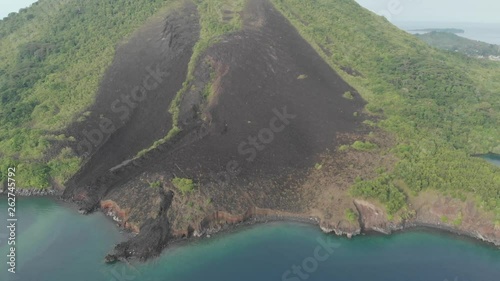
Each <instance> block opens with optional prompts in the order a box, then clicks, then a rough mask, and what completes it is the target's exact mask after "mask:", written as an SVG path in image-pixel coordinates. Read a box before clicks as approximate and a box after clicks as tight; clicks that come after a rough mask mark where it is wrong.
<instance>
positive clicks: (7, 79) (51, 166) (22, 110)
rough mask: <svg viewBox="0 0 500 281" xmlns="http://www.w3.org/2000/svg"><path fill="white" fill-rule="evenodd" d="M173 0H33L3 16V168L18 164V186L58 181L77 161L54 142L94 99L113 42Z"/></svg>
mask: <svg viewBox="0 0 500 281" xmlns="http://www.w3.org/2000/svg"><path fill="white" fill-rule="evenodd" d="M176 2H178V1H176V0H171V1H167V2H165V1H163V0H137V1H128V0H116V1H112V0H88V1H85V2H84V3H83V2H81V1H77V0H52V1H47V0H44V1H38V2H36V3H34V4H33V5H32V7H30V8H27V9H22V10H21V11H20V12H19V13H12V14H10V15H9V16H8V17H6V18H5V19H3V20H1V21H0V156H1V160H0V168H1V169H2V173H4V171H6V167H8V166H10V165H18V169H17V170H18V171H19V172H18V175H17V178H16V179H17V181H18V186H19V187H35V188H45V187H48V186H49V182H50V180H51V179H54V180H56V181H57V182H59V183H63V182H64V181H65V180H67V179H68V178H69V177H70V176H71V175H72V174H73V173H75V172H76V171H77V169H78V168H79V165H80V159H78V158H77V157H76V156H75V155H74V154H73V152H72V151H71V150H70V149H63V151H61V152H60V153H59V155H57V156H55V157H50V158H48V156H47V154H48V153H47V152H48V151H49V149H50V147H51V143H52V142H55V141H59V140H69V141H72V139H71V138H68V137H66V136H64V135H62V134H61V133H60V132H61V131H62V130H64V128H65V127H66V126H67V125H68V124H69V123H70V122H72V121H73V120H75V119H76V118H78V116H79V114H81V113H82V112H84V111H85V109H86V108H87V107H88V106H89V105H90V104H91V103H92V102H93V100H94V97H95V94H96V91H97V88H98V84H99V81H100V79H101V77H102V74H103V73H104V71H105V70H106V68H107V67H108V66H109V65H110V63H111V61H112V59H113V55H114V51H115V48H116V45H117V44H118V43H119V42H121V41H122V40H123V39H124V38H126V37H127V36H128V35H129V34H131V33H132V32H133V31H134V30H135V29H137V28H138V27H139V26H140V25H141V24H143V23H144V21H145V20H146V19H148V18H149V17H151V16H152V15H154V14H155V13H156V12H158V11H159V10H160V9H161V8H163V7H165V8H166V7H168V6H169V5H171V4H173V3H176ZM0 177H1V178H0V180H3V179H4V177H3V174H0Z"/></svg>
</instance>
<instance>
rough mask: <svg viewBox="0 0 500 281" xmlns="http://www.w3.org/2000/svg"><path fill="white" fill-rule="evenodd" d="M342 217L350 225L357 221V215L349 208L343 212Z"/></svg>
mask: <svg viewBox="0 0 500 281" xmlns="http://www.w3.org/2000/svg"><path fill="white" fill-rule="evenodd" d="M344 216H345V218H346V220H347V221H348V222H350V223H355V222H357V221H358V214H357V213H356V212H355V211H354V210H353V209H351V208H349V209H346V210H345V213H344Z"/></svg>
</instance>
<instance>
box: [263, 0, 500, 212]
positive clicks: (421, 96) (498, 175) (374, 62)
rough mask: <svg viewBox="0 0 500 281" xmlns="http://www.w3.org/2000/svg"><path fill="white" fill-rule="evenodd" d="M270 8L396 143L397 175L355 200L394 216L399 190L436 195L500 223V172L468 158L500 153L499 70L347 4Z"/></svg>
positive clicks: (357, 190) (362, 185) (361, 184)
mask: <svg viewBox="0 0 500 281" xmlns="http://www.w3.org/2000/svg"><path fill="white" fill-rule="evenodd" d="M272 2H273V3H274V4H275V6H276V7H277V8H278V9H279V10H280V11H281V12H282V13H283V14H284V15H285V16H286V17H287V18H288V19H289V20H290V21H291V22H292V24H293V25H294V26H295V27H296V28H297V29H298V30H299V32H300V33H301V34H302V36H303V37H304V38H306V39H307V40H308V41H309V42H310V43H311V45H312V46H313V47H314V48H315V49H316V50H317V51H318V53H319V54H320V55H321V56H322V57H323V58H324V59H325V60H326V61H327V62H328V63H329V64H330V65H331V66H332V68H334V69H335V70H337V72H338V73H339V74H340V75H341V76H342V77H343V78H344V79H345V80H346V81H348V82H349V83H350V84H351V85H353V86H354V87H355V88H356V89H357V90H358V92H359V93H360V94H361V95H362V96H363V98H364V99H366V100H367V101H368V102H369V104H368V105H367V106H366V111H367V113H368V114H372V115H378V116H381V117H382V116H383V117H384V119H383V121H380V122H379V123H378V126H380V127H381V128H383V129H385V130H387V131H389V132H391V133H394V134H395V135H396V136H397V140H398V145H397V146H396V147H395V148H394V149H393V153H394V154H396V155H397V156H398V157H399V158H400V161H399V163H398V164H397V165H396V168H395V169H394V171H392V172H390V173H388V174H383V175H380V176H379V177H378V178H376V179H371V180H369V179H368V180H365V181H358V182H356V184H355V185H354V187H353V190H352V192H353V194H354V195H357V196H363V197H370V198H377V199H378V200H380V201H381V202H382V203H384V204H385V205H386V207H387V210H388V212H389V213H395V212H397V211H398V210H399V209H402V210H404V209H405V205H406V203H405V202H406V197H407V196H406V195H405V194H404V193H403V191H402V190H406V189H409V190H411V193H413V194H418V192H420V191H421V190H424V189H427V188H432V189H437V190H440V191H442V192H444V193H448V194H450V195H454V196H457V197H461V198H464V197H465V196H468V195H472V196H474V197H476V198H477V202H478V204H479V205H480V206H482V207H483V208H484V209H485V210H489V211H493V212H495V214H496V216H497V220H500V169H499V168H497V167H494V166H493V165H491V164H488V163H486V162H485V161H484V160H481V159H476V158H474V157H471V156H470V155H472V154H481V153H486V152H489V151H490V152H496V153H499V152H500V138H499V136H500V126H499V125H498V124H500V80H499V79H498V77H500V64H498V63H495V62H489V61H481V60H476V59H473V58H468V57H466V56H463V55H460V54H454V53H450V52H443V51H439V50H437V49H433V48H431V47H429V46H428V45H427V44H425V43H424V42H422V41H420V40H419V39H417V38H416V37H415V36H413V35H410V34H407V33H406V32H403V31H401V30H399V29H397V28H396V27H394V26H392V25H391V24H390V23H389V22H388V21H387V20H386V19H385V18H383V17H379V16H376V15H375V14H373V13H371V12H369V11H367V10H364V9H362V8H361V7H360V6H359V5H358V4H356V3H355V2H354V1H352V0H335V1H332V0H315V1H300V0H286V1H285V0H272ZM346 68H349V69H353V70H355V71H357V72H359V73H361V74H362V75H356V76H351V75H349V74H348V73H347V72H344V71H343V70H342V69H346ZM343 149H344V150H345V147H344V148H343ZM397 182H402V183H403V184H402V185H403V186H400V185H396V184H395V183H397ZM413 194H408V195H413Z"/></svg>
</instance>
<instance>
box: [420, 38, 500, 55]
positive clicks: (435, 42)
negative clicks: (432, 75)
mask: <svg viewBox="0 0 500 281" xmlns="http://www.w3.org/2000/svg"><path fill="white" fill-rule="evenodd" d="M416 36H417V38H418V39H420V40H422V41H424V42H426V43H427V44H429V45H431V46H433V47H436V48H438V49H443V50H446V51H451V52H458V53H462V54H465V55H468V56H473V57H478V56H482V57H485V58H488V57H489V56H500V46H499V45H495V44H488V43H485V42H481V41H476V40H471V39H467V38H464V37H461V36H458V35H455V34H453V33H447V32H430V33H425V34H417V35H416Z"/></svg>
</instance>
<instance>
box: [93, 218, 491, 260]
mask: <svg viewBox="0 0 500 281" xmlns="http://www.w3.org/2000/svg"><path fill="white" fill-rule="evenodd" d="M102 211H104V213H105V214H107V215H108V216H110V217H112V218H113V220H114V221H117V218H116V217H117V214H116V213H113V212H109V211H108V210H102ZM160 217H161V218H162V219H161V220H160V221H165V220H164V219H165V214H164V213H163V214H162V215H161V216H160ZM157 222H158V221H157ZM275 222H292V223H303V224H309V225H314V226H318V227H319V228H320V229H321V230H322V231H323V232H324V233H331V234H335V235H337V236H346V237H348V238H354V237H355V236H359V235H365V234H371V233H378V234H383V235H391V234H393V233H399V232H404V231H411V230H414V229H419V228H423V229H428V230H437V231H444V232H446V233H449V234H453V235H457V236H461V237H463V236H466V237H469V238H471V239H475V240H476V241H478V242H484V243H487V244H489V245H492V246H496V247H500V240H498V239H492V238H490V237H488V236H487V235H486V234H484V233H480V232H470V231H467V230H463V229H459V228H458V229H457V228H453V227H448V226H446V225H444V224H435V223H430V222H425V221H421V220H417V219H414V220H409V221H403V222H400V223H393V222H387V221H386V222H385V223H384V224H383V225H378V226H374V225H370V223H371V222H368V223H367V222H365V221H364V219H363V218H360V222H361V225H360V227H358V228H341V227H331V226H329V225H328V224H327V223H325V222H322V221H321V220H320V219H319V218H316V217H312V216H307V215H301V214H290V213H286V212H279V211H273V210H270V209H259V208H253V209H252V210H249V211H247V212H246V213H245V214H244V215H231V214H229V213H225V212H216V213H215V214H211V215H208V216H207V217H206V218H205V219H203V221H202V222H200V223H199V224H198V225H199V226H200V227H198V228H196V229H194V228H189V229H187V230H185V231H183V230H174V229H170V232H169V233H168V234H166V233H165V232H164V231H165V229H164V228H162V229H163V231H162V232H163V235H160V236H158V235H154V234H153V237H155V236H158V237H157V238H161V239H160V240H161V243H159V244H157V245H158V246H160V247H161V248H162V249H163V248H166V247H170V246H172V245H175V244H179V243H184V242H185V243H189V241H191V240H195V239H207V238H211V237H212V236H214V235H218V234H225V233H230V232H232V231H238V230H241V228H244V227H248V226H252V225H258V224H266V223H275ZM152 225H154V223H148V224H147V225H146V226H147V227H146V231H145V232H146V233H144V232H143V231H141V232H140V233H139V234H138V235H137V236H136V237H139V238H138V239H136V238H135V237H134V238H133V239H132V240H138V241H141V240H144V238H146V237H148V236H149V234H151V233H152V232H151V230H152V229H153V228H152ZM118 226H123V224H121V223H120V224H118ZM128 230H129V231H131V232H133V231H132V230H131V229H130V228H129V229H128ZM150 232H151V233H150ZM155 239H156V238H155ZM155 239H153V240H155ZM144 241H148V242H147V243H144V244H141V243H137V242H136V241H132V242H126V243H125V244H130V245H133V247H135V250H132V251H124V250H123V249H124V246H120V245H119V246H118V247H117V249H120V250H118V251H117V250H116V249H115V251H114V252H113V253H110V254H109V255H108V256H107V257H106V258H105V261H106V262H108V263H113V262H116V261H126V260H129V259H133V258H139V259H140V260H141V261H146V260H148V259H149V258H152V257H155V256H157V255H158V254H159V253H160V252H161V249H157V248H155V249H152V248H151V247H150V244H151V243H155V242H151V240H149V239H146V240H144ZM148 245H149V246H148ZM127 247H128V246H125V248H127ZM146 248H149V249H150V250H146V251H144V250H145V249H146ZM141 251H142V252H141ZM138 252H141V254H140V255H136V254H135V253H138Z"/></svg>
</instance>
